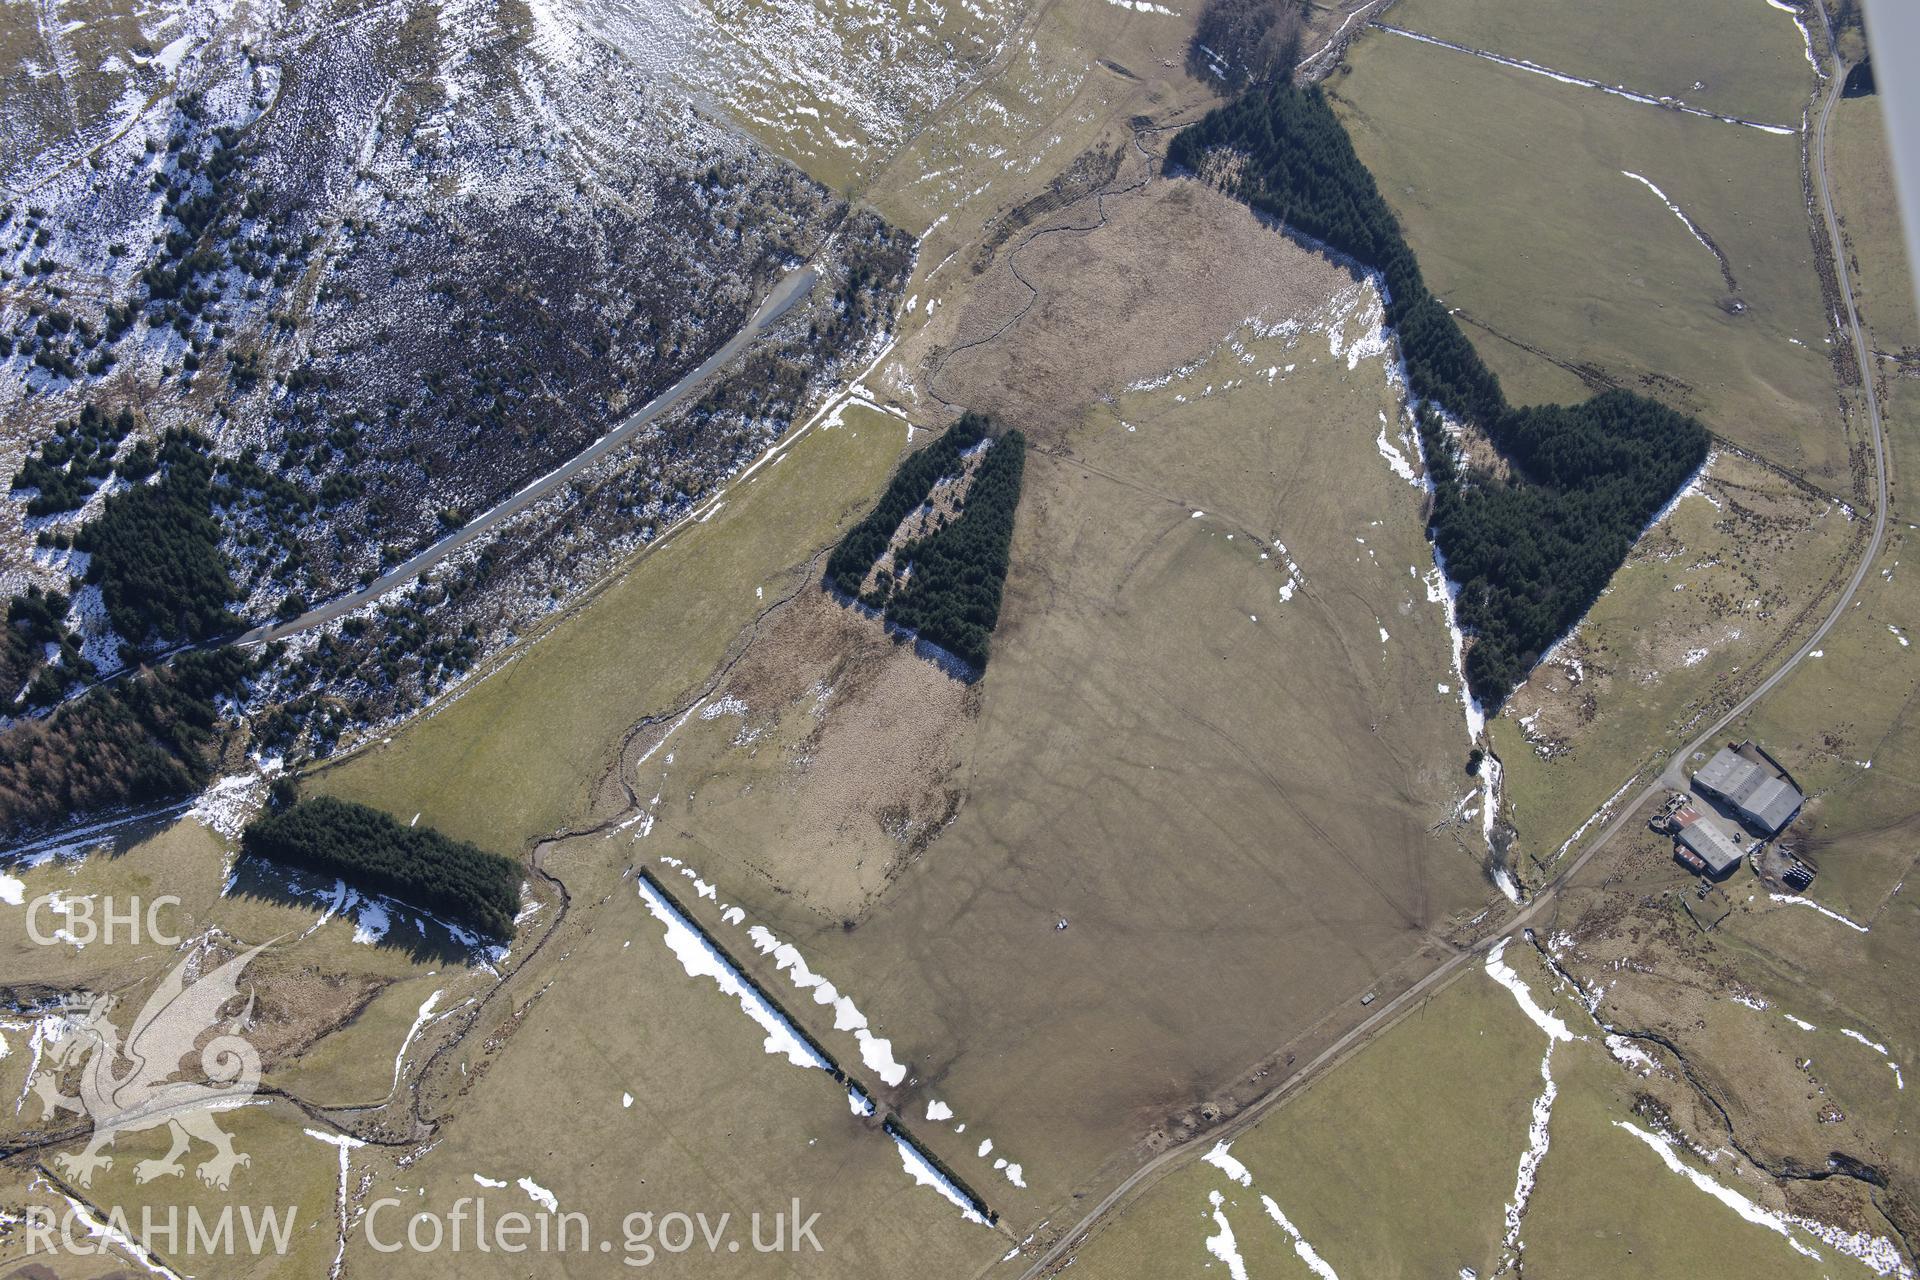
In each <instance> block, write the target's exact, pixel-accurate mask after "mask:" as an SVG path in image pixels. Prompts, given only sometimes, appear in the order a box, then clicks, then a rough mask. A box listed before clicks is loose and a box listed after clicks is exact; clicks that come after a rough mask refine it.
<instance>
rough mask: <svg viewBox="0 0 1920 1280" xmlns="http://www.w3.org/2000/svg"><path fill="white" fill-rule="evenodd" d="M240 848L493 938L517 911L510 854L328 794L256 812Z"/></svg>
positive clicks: (508, 928) (509, 931)
mask: <svg viewBox="0 0 1920 1280" xmlns="http://www.w3.org/2000/svg"><path fill="white" fill-rule="evenodd" d="M241 850H242V852H244V853H245V854H246V855H247V856H248V857H252V858H264V859H266V860H268V861H270V862H280V863H285V864H286V865H288V866H293V867H300V868H303V869H305V870H308V871H317V872H320V873H322V874H324V875H331V876H338V877H340V878H341V879H343V880H345V881H346V882H347V883H348V884H350V885H353V886H354V887H355V888H358V889H360V890H362V891H364V892H368V893H379V894H385V895H387V896H389V897H392V898H396V899H398V900H399V901H401V902H404V903H407V904H408V905H410V906H414V907H419V908H421V909H423V910H426V911H431V912H435V913H437V914H440V915H443V916H445V917H447V918H448V919H450V920H451V921H453V922H454V923H456V924H461V925H467V926H471V927H472V928H474V929H477V930H479V931H480V932H481V933H484V934H486V935H488V936H489V937H493V938H508V937H511V936H512V935H513V917H514V916H515V915H516V914H517V913H518V912H519V910H520V868H519V866H518V864H516V863H515V862H513V860H512V859H510V858H503V857H501V856H500V855H499V854H497V853H488V852H487V851H486V850H484V849H481V848H480V847H478V846H477V845H472V844H469V843H467V842H466V841H464V840H455V839H453V838H452V837H450V836H445V835H442V834H441V833H440V832H438V831H435V830H434V829H433V828H432V827H408V826H402V825H401V824H400V823H398V822H396V821H394V819H392V818H391V817H389V816H387V815H386V814H384V813H382V812H380V810H378V809H369V808H368V807H367V806H366V805H362V804H354V803H353V802H352V801H349V800H338V799H335V798H334V797H332V796H317V797H315V798H313V799H311V800H302V801H299V802H298V803H296V804H294V805H292V806H291V807H289V808H287V809H285V810H283V811H281V812H279V813H269V814H266V815H264V816H262V817H260V818H258V819H256V820H255V821H254V822H253V823H252V824H251V825H250V826H248V828H247V830H246V834H245V835H244V836H242V837H241Z"/></svg>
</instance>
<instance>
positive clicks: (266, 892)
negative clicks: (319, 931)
mask: <svg viewBox="0 0 1920 1280" xmlns="http://www.w3.org/2000/svg"><path fill="white" fill-rule="evenodd" d="M223 896H224V897H228V898H243V899H250V900H252V901H255V902H266V903H272V904H274V905H276V906H282V907H290V908H292V909H294V910H296V911H309V912H311V911H315V910H318V912H319V913H320V914H319V917H318V918H317V919H316V920H315V921H314V925H313V927H314V928H318V927H319V926H320V925H321V924H323V923H325V922H327V921H328V920H330V919H332V918H333V917H335V916H339V917H341V919H342V922H343V923H350V924H351V925H352V926H353V929H354V937H355V941H357V942H359V943H360V944H361V945H363V946H369V947H378V948H381V949H384V950H389V951H401V952H405V953H406V956H407V958H408V959H409V960H411V961H413V962H414V963H416V964H433V965H450V964H461V965H467V964H482V963H488V962H490V961H491V960H492V959H493V953H494V952H496V951H497V950H500V949H501V948H500V947H497V946H496V945H495V944H493V943H491V942H489V941H487V940H486V939H484V938H482V937H480V936H479V935H478V934H475V933H473V932H471V931H469V930H467V929H463V928H461V927H460V926H458V925H454V924H449V923H447V922H446V921H444V920H440V919H438V918H437V917H435V916H432V915H429V914H427V913H426V912H424V911H421V910H418V909H417V908H414V907H410V906H407V905H406V904H405V903H403V902H399V901H396V900H395V899H393V898H389V897H386V896H384V895H381V894H370V893H364V892H361V891H360V890H357V889H353V888H350V887H349V886H348V885H347V884H346V882H345V881H343V880H338V879H335V880H331V881H329V880H328V879H327V878H326V877H324V876H319V875H315V874H313V873H311V872H307V871H299V870H295V869H293V868H291V867H283V866H280V865H278V864H275V863H271V862H266V861H264V860H262V859H260V858H247V857H243V858H240V859H239V860H237V861H236V862H235V863H234V864H233V871H232V873H231V875H230V877H229V879H228V882H227V887H226V891H225V893H224V894H223ZM296 936H301V937H304V936H305V935H304V934H300V935H296ZM501 945H502V946H504V945H505V944H501Z"/></svg>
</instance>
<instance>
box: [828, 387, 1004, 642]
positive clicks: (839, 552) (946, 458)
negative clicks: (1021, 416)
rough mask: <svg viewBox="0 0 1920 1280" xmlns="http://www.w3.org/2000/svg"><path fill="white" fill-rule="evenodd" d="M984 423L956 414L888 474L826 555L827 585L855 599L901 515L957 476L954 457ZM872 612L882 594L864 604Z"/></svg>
mask: <svg viewBox="0 0 1920 1280" xmlns="http://www.w3.org/2000/svg"><path fill="white" fill-rule="evenodd" d="M986 434H987V419H986V418H985V417H984V416H983V415H981V414H977V413H969V414H964V415H962V416H961V418H960V421H958V422H956V423H954V424H953V425H952V426H951V427H948V428H947V429H946V430H945V431H944V432H942V433H941V435H940V438H939V439H937V440H935V441H934V442H933V443H932V444H930V445H928V446H927V447H926V448H924V449H922V450H920V451H919V452H918V453H915V454H913V455H911V456H909V457H908V458H907V460H906V461H905V462H902V463H901V464H900V469H899V470H898V471H896V472H894V473H893V480H892V481H891V482H890V483H889V484H888V485H887V491H886V492H885V493H883V494H881V495H880V502H879V504H878V505H876V506H875V507H874V509H873V510H872V511H869V512H868V513H867V516H866V518H865V519H864V520H862V521H861V522H860V523H859V524H856V525H855V526H853V528H851V529H849V530H847V536H846V537H844V538H842V539H840V545H839V546H837V547H835V548H834V549H833V554H832V555H831V556H828V557H827V582H828V584H829V585H831V586H833V587H835V588H836V589H838V590H839V591H840V592H841V593H842V594H844V595H848V596H853V597H855V598H856V599H857V598H861V593H860V584H861V583H862V582H863V581H864V580H865V579H866V576H867V572H868V570H870V569H872V568H873V565H874V562H875V561H876V560H878V559H879V558H880V557H881V556H882V555H883V554H885V552H886V550H887V541H888V540H889V539H890V538H892V537H893V531H894V530H895V529H898V528H899V527H900V522H901V521H902V520H904V519H906V518H907V513H908V512H909V511H912V510H913V509H914V508H915V507H917V506H919V505H920V504H921V503H923V502H925V501H926V500H927V495H928V494H930V493H932V492H933V486H934V485H936V484H938V483H940V482H941V481H942V480H946V479H950V478H951V477H953V476H957V475H959V474H960V469H961V462H960V455H961V454H963V453H965V452H966V451H967V450H969V449H971V448H973V446H975V445H977V444H979V443H980V441H981V440H983V439H985V438H986ZM867 603H868V604H870V605H872V606H873V607H874V608H876V609H877V608H879V607H880V606H882V605H884V604H885V603H886V596H885V594H884V593H882V594H881V595H880V596H878V597H877V598H874V599H869V600H867Z"/></svg>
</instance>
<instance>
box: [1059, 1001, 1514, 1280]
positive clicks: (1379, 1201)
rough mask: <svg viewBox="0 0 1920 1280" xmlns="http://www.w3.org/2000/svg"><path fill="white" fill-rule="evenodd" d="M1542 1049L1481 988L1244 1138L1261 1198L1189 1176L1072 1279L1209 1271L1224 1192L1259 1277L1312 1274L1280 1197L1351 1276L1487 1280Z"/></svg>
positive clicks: (1135, 1212) (1211, 1172) (1086, 1254)
mask: <svg viewBox="0 0 1920 1280" xmlns="http://www.w3.org/2000/svg"><path fill="white" fill-rule="evenodd" d="M1545 1044H1546V1039H1545V1037H1544V1036H1542V1035H1541V1033H1540V1032H1539V1030H1538V1029H1537V1028H1535V1027H1534V1026H1533V1025H1532V1024H1531V1023H1530V1022H1528V1021H1527V1020H1526V1018H1525V1017H1524V1016H1523V1015H1522V1014H1521V1013H1520V1010H1519V1008H1518V1007H1517V1006H1516V1005H1515V1003H1514V1001H1513V997H1512V996H1510V995H1509V994H1508V993H1507V992H1506V991H1504V990H1503V989H1501V988H1500V987H1498V986H1496V985H1495V984H1494V983H1493V982H1492V981H1491V980H1489V979H1487V978H1486V977H1485V976H1483V975H1479V974H1470V975H1468V976H1467V977H1466V978H1464V979H1463V980H1461V981H1459V982H1455V983H1453V984H1451V985H1450V986H1448V987H1447V988H1445V989H1444V990H1443V991H1441V992H1440V994H1439V995H1437V996H1435V997H1434V998H1432V999H1431V1000H1428V1001H1426V1002H1425V1003H1423V1004H1421V1005H1420V1006H1419V1007H1418V1008H1417V1009H1416V1010H1415V1011H1414V1012H1412V1013H1411V1014H1409V1015H1408V1016H1407V1017H1406V1019H1405V1020H1403V1021H1402V1022H1400V1023H1399V1024H1398V1025H1396V1026H1395V1027H1394V1029H1393V1030H1392V1031H1391V1032H1389V1033H1388V1034H1386V1035H1384V1036H1381V1037H1379V1038H1378V1039H1376V1040H1374V1041H1373V1042H1372V1043H1371V1044H1369V1045H1368V1046H1367V1047H1366V1048H1365V1049H1363V1050H1361V1051H1360V1052H1359V1053H1358V1054H1356V1055H1355V1056H1354V1057H1353V1058H1351V1059H1349V1060H1348V1061H1347V1062H1345V1063H1343V1064H1342V1065H1341V1066H1340V1067H1339V1068H1338V1069H1337V1070H1335V1071H1333V1072H1332V1073H1331V1074H1329V1075H1326V1076H1324V1077H1322V1078H1321V1079H1320V1080H1319V1081H1318V1082H1317V1083H1315V1084H1313V1085H1312V1086H1310V1087H1309V1088H1308V1089H1307V1090H1306V1091H1305V1092H1303V1093H1301V1094H1299V1095H1298V1096H1297V1097H1295V1098H1294V1099H1292V1100H1291V1101H1289V1102H1287V1103H1286V1104H1285V1105H1284V1106H1282V1107H1281V1109H1279V1110H1278V1111H1275V1112H1273V1113H1271V1114H1270V1115H1268V1116H1267V1117H1266V1118H1265V1119H1263V1120H1262V1121H1261V1122H1260V1123H1259V1124H1257V1125H1255V1126H1254V1127H1253V1128H1252V1129H1251V1130H1249V1131H1248V1132H1247V1133H1246V1134H1244V1135H1243V1136H1241V1137H1240V1138H1238V1139H1237V1140H1236V1141H1235V1142H1234V1143H1233V1145H1232V1149H1231V1154H1232V1155H1233V1156H1234V1158H1236V1159H1238V1160H1240V1161H1241V1162H1242V1163H1244V1164H1245V1165H1246V1167H1247V1170H1248V1172H1249V1173H1250V1174H1251V1175H1252V1178H1253V1185H1252V1186H1251V1187H1250V1188H1241V1187H1238V1186H1236V1185H1235V1184H1234V1182H1233V1181H1232V1179H1230V1178H1229V1177H1228V1176H1227V1175H1226V1174H1225V1173H1223V1172H1222V1171H1221V1170H1220V1169H1219V1168H1217V1167H1215V1166H1213V1165H1209V1164H1204V1163H1200V1162H1197V1161H1196V1162H1194V1163H1190V1164H1188V1165H1186V1166H1185V1167H1183V1168H1181V1169H1180V1170H1179V1171H1178V1172H1177V1173H1174V1174H1171V1175H1169V1176H1168V1177H1167V1178H1165V1179H1164V1180H1162V1181H1161V1182H1159V1183H1158V1184H1156V1185H1155V1186H1154V1188H1153V1189H1152V1190H1151V1191H1150V1192H1148V1193H1147V1194H1146V1195H1145V1196H1143V1197H1142V1198H1141V1199H1139V1200H1138V1201H1136V1202H1134V1203H1133V1204H1132V1205H1130V1206H1129V1207H1128V1208H1127V1209H1126V1210H1125V1211H1124V1212H1123V1213H1121V1214H1120V1216H1119V1217H1118V1218H1117V1219H1115V1220H1114V1221H1113V1223H1112V1225H1111V1226H1109V1227H1107V1228H1105V1229H1103V1230H1101V1231H1100V1232H1099V1233H1098V1234H1097V1235H1096V1236H1095V1237H1094V1239H1093V1240H1092V1242H1091V1243H1090V1244H1089V1246H1088V1247H1086V1248H1085V1249H1082V1250H1080V1251H1079V1256H1078V1258H1077V1260H1076V1261H1075V1263H1074V1274H1076V1275H1078V1274H1087V1275H1092V1276H1096V1277H1100V1278H1101V1280H1132V1278H1133V1277H1140V1278H1141V1280H1146V1278H1147V1277H1155V1276H1167V1275H1185V1274H1189V1273H1198V1272H1200V1271H1201V1270H1202V1267H1203V1265H1204V1264H1205V1262H1206V1261H1207V1259H1208V1255H1207V1252H1206V1249H1205V1244H1204V1242H1205V1239H1206V1237H1207V1236H1209V1235H1211V1234H1214V1233H1215V1232H1216V1230H1217V1228H1216V1227H1215V1225H1214V1223H1213V1221H1212V1218H1211V1216H1210V1215H1209V1214H1208V1213H1207V1212H1205V1209H1206V1205H1207V1193H1208V1192H1209V1191H1212V1190H1218V1191H1221V1192H1222V1193H1224V1194H1225V1195H1227V1196H1228V1197H1230V1200H1229V1203H1228V1204H1227V1206H1226V1213H1227V1216H1228V1220H1229V1222H1230V1223H1231V1224H1232V1226H1233V1229H1234V1235H1235V1239H1236V1240H1237V1241H1238V1243H1239V1245H1240V1249H1241V1252H1242V1254H1243V1255H1244V1256H1245V1257H1246V1259H1247V1262H1248V1269H1249V1272H1250V1274H1262V1275H1275V1276H1292V1275H1300V1276H1305V1275H1307V1274H1308V1272H1307V1270H1306V1268H1305V1267H1304V1266H1303V1265H1302V1264H1301V1262H1300V1261H1299V1260H1298V1259H1297V1258H1295V1257H1293V1256H1292V1253H1293V1251H1292V1248H1291V1241H1290V1240H1289V1239H1288V1238H1287V1237H1286V1236H1285V1235H1284V1233H1283V1232H1282V1231H1281V1230H1280V1229H1278V1228H1277V1227H1276V1225H1275V1224H1274V1223H1273V1222H1272V1220H1271V1219H1270V1218H1269V1217H1268V1216H1267V1215H1266V1213H1265V1212H1264V1206H1263V1205H1262V1203H1261V1201H1260V1199H1259V1197H1260V1196H1262V1195H1269V1196H1272V1197H1273V1200H1274V1202H1275V1203H1276V1204H1277V1205H1279V1206H1280V1209H1281V1211H1282V1212H1283V1213H1284V1214H1285V1215H1286V1216H1287V1218H1288V1219H1289V1220H1290V1221H1291V1222H1292V1223H1293V1224H1294V1226H1295V1227H1296V1228H1298V1229H1299V1231H1300V1233H1301V1235H1302V1237H1303V1238H1304V1239H1306V1240H1307V1241H1308V1242H1309V1243H1311V1244H1312V1245H1313V1247H1314V1249H1315V1250H1316V1251H1317V1252H1318V1253H1319V1254H1320V1255H1321V1256H1322V1257H1323V1258H1324V1259H1325V1260H1326V1262H1327V1264H1328V1265H1329V1266H1331V1267H1332V1268H1333V1269H1334V1270H1335V1271H1336V1272H1338V1273H1339V1274H1340V1275H1343V1276H1345V1275H1356V1276H1369V1277H1380V1278H1381V1280H1389V1278H1393V1277H1403V1276H1432V1275H1455V1274H1458V1273H1459V1271H1460V1269H1461V1268H1462V1267H1472V1268H1473V1269H1474V1270H1475V1271H1477V1272H1478V1273H1479V1274H1481V1275H1491V1274H1493V1267H1494V1265H1495V1264H1497V1262H1498V1260H1499V1243H1500V1235H1501V1208H1502V1205H1503V1204H1504V1203H1505V1202H1506V1200H1507V1199H1508V1198H1509V1197H1510V1196H1511V1195H1512V1194H1513V1179H1514V1164H1515V1162H1516V1161H1517V1160H1518V1159H1519V1153H1520V1151H1521V1150H1522V1148H1523V1147H1524V1146H1525V1144H1526V1132H1527V1117H1528V1108H1529V1106H1530V1105H1531V1104H1532V1101H1533V1098H1534V1096H1535V1095H1536V1094H1538V1093H1539V1091H1540V1054H1541V1052H1542V1050H1543V1049H1544V1048H1545ZM1413 1080H1418V1081H1419V1082H1420V1084H1419V1087H1418V1088H1409V1087H1408V1085H1409V1082H1410V1081H1413ZM1262 1263H1264V1265H1260V1264H1262Z"/></svg>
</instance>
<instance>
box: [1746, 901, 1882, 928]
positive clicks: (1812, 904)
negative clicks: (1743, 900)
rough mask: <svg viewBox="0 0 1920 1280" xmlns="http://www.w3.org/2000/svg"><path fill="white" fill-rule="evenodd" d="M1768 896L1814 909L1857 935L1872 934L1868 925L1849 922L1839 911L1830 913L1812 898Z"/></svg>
mask: <svg viewBox="0 0 1920 1280" xmlns="http://www.w3.org/2000/svg"><path fill="white" fill-rule="evenodd" d="M1767 896H1768V897H1769V898H1771V899H1773V900H1774V901H1775V902H1786V903H1791V904H1793V905H1795V906H1801V907H1812V908H1813V909H1814V910H1815V911H1818V912H1819V913H1820V914H1821V915H1823V916H1825V917H1827V919H1829V920H1838V921H1839V922H1840V923H1841V924H1843V925H1845V926H1847V928H1849V929H1852V930H1854V931H1855V932H1857V933H1868V932H1871V930H1869V929H1868V927H1867V926H1866V925H1864V924H1861V923H1860V922H1859V921H1857V920H1849V919H1847V918H1846V917H1845V916H1843V915H1841V914H1840V913H1839V912H1838V911H1829V910H1828V909H1827V908H1825V907H1823V906H1821V905H1820V904H1819V903H1817V902H1815V901H1814V900H1813V899H1811V898H1803V897H1801V896H1800V895H1799V894H1796V893H1769V894H1768V895H1767Z"/></svg>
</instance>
